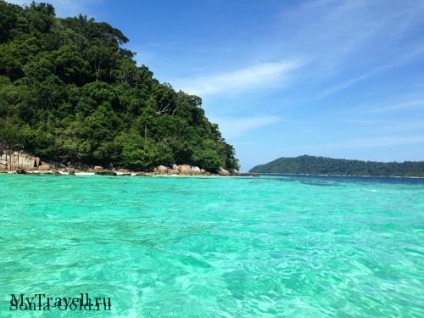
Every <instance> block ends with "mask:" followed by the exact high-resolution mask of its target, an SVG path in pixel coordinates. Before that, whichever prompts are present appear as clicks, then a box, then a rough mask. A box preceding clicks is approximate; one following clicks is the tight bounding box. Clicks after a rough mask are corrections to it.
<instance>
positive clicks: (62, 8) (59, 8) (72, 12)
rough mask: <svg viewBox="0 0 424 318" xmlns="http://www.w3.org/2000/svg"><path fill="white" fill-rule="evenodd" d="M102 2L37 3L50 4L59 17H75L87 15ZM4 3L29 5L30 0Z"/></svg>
mask: <svg viewBox="0 0 424 318" xmlns="http://www.w3.org/2000/svg"><path fill="white" fill-rule="evenodd" d="M102 1H103V0H43V1H37V2H45V3H50V4H52V5H53V6H54V8H55V10H56V15H57V16H60V17H68V16H76V15H78V14H83V15H85V14H87V15H88V12H89V11H90V8H93V7H94V6H95V5H96V4H98V3H100V2H102ZM6 2H10V3H15V4H19V5H29V4H31V2H32V0H6Z"/></svg>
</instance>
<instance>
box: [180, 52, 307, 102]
mask: <svg viewBox="0 0 424 318" xmlns="http://www.w3.org/2000/svg"><path fill="white" fill-rule="evenodd" d="M304 63H305V61H301V60H290V61H282V62H275V63H262V64H257V65H253V66H248V67H246V68H244V69H239V70H235V71H232V72H227V73H219V74H212V75H209V76H201V77H197V78H190V79H180V80H178V79H177V80H175V81H174V82H175V83H176V85H175V86H176V87H178V88H179V89H182V90H184V91H187V92H188V93H191V94H197V95H200V96H210V95H220V94H230V95H234V94H239V93H242V92H245V91H247V90H255V89H259V88H264V87H267V86H274V85H276V84H279V85H281V84H282V83H287V82H288V81H289V79H290V76H292V73H293V71H294V70H296V69H298V68H299V67H300V66H302V65H303V64H304Z"/></svg>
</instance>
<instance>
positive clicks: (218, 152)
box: [0, 0, 239, 173]
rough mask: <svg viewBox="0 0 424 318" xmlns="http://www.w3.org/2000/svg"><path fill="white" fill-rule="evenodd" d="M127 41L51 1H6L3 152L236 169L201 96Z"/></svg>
mask: <svg viewBox="0 0 424 318" xmlns="http://www.w3.org/2000/svg"><path fill="white" fill-rule="evenodd" d="M128 41H129V39H128V38H127V37H126V36H125V35H124V34H123V33H122V32H121V31H120V30H118V29H116V28H114V27H113V26H111V25H110V24H108V23H107V22H97V21H95V19H93V18H89V17H87V16H85V15H82V14H80V15H79V16H76V17H68V18H58V17H56V16H55V9H54V7H53V6H52V5H51V4H47V3H36V2H32V3H31V4H29V5H26V6H19V5H15V4H10V3H7V2H5V1H3V0H0V151H1V150H4V151H3V153H4V152H5V151H6V155H7V154H8V153H10V152H11V151H12V152H18V153H20V152H25V153H28V154H31V155H33V156H34V157H39V158H40V160H42V161H43V162H49V163H52V164H53V165H54V166H55V167H58V168H63V167H64V166H65V167H74V168H76V169H81V170H87V169H88V168H89V167H95V166H101V167H107V170H113V169H115V168H122V169H127V170H128V171H151V172H153V170H154V168H155V167H158V166H160V165H165V166H168V167H171V170H173V169H172V165H173V164H178V165H189V166H190V167H202V168H203V169H205V171H209V172H210V173H219V171H220V167H221V168H222V169H223V170H226V171H233V170H238V169H239V162H238V160H237V158H236V156H235V151H234V148H233V146H232V145H230V144H228V143H227V142H226V140H225V139H224V138H223V136H222V135H221V132H220V131H219V127H218V125H217V124H214V123H212V122H210V121H209V119H208V118H207V117H206V114H205V111H204V109H203V108H202V99H201V98H200V97H198V96H195V95H190V94H188V93H186V92H183V91H176V90H174V89H173V87H172V86H171V84H169V83H160V82H159V81H158V80H157V79H156V78H155V77H154V75H153V72H152V71H151V70H150V69H149V68H148V67H147V66H145V65H141V66H139V65H137V63H136V61H135V59H134V56H135V54H136V53H135V52H132V51H129V50H128V49H126V48H125V47H124V45H125V43H127V42H128ZM0 155H2V153H0ZM0 168H1V167H0ZM24 170H25V169H24ZM174 170H175V169H174ZM179 173H180V172H179Z"/></svg>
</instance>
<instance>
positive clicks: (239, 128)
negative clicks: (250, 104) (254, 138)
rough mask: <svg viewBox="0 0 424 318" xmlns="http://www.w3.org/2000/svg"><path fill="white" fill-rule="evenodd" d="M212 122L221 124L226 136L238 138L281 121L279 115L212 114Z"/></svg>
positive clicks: (220, 128) (222, 131)
mask: <svg viewBox="0 0 424 318" xmlns="http://www.w3.org/2000/svg"><path fill="white" fill-rule="evenodd" d="M210 120H211V122H215V123H217V124H218V125H219V130H220V131H221V133H222V135H223V136H224V138H228V139H231V138H236V137H240V136H241V135H244V134H245V133H247V132H249V131H251V130H255V129H258V128H261V127H265V126H269V125H273V124H276V123H278V122H280V121H281V118H279V117H277V116H254V117H245V118H237V117H215V116H211V118H210Z"/></svg>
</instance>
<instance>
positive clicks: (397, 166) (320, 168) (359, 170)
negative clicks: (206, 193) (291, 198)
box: [250, 155, 424, 177]
mask: <svg viewBox="0 0 424 318" xmlns="http://www.w3.org/2000/svg"><path fill="white" fill-rule="evenodd" d="M250 172H257V173H290V174H315V175H318V174H325V175H345V176H346V175H347V176H353V175H356V176H416V177H424V162H422V161H417V162H409V161H407V162H403V163H399V162H374V161H359V160H346V159H332V158H325V157H314V156H307V155H304V156H299V157H296V158H279V159H276V160H274V161H271V162H269V163H267V164H264V165H259V166H255V167H253V168H252V169H251V170H250Z"/></svg>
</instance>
